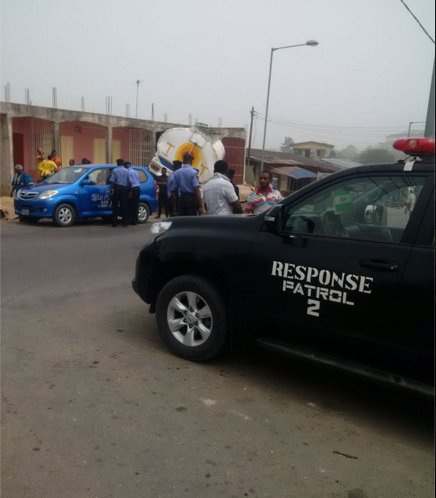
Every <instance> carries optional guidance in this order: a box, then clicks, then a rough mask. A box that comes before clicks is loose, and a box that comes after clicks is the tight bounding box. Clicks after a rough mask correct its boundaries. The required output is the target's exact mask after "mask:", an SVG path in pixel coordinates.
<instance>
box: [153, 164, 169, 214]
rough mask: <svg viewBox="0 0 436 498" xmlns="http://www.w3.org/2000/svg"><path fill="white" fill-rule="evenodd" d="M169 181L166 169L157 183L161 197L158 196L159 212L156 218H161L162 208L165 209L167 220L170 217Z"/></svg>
mask: <svg viewBox="0 0 436 498" xmlns="http://www.w3.org/2000/svg"><path fill="white" fill-rule="evenodd" d="M168 180H169V177H168V175H167V170H166V168H163V170H162V176H160V177H158V178H157V180H156V183H157V184H158V186H159V196H158V203H159V207H158V211H157V216H156V218H160V217H161V215H162V208H165V216H166V217H167V218H169V217H170V209H169V199H168Z"/></svg>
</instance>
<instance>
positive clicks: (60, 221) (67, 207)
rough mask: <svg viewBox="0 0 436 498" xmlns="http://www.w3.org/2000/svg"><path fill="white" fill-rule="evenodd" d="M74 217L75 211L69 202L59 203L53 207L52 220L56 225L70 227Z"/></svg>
mask: <svg viewBox="0 0 436 498" xmlns="http://www.w3.org/2000/svg"><path fill="white" fill-rule="evenodd" d="M75 219H76V212H75V211H74V208H73V206H71V204H59V206H57V208H56V209H55V212H54V216H53V222H54V224H55V225H56V226H58V227H70V226H71V225H72V224H73V223H74V221H75Z"/></svg>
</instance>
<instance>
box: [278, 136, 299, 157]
mask: <svg viewBox="0 0 436 498" xmlns="http://www.w3.org/2000/svg"><path fill="white" fill-rule="evenodd" d="M294 143H295V142H294V141H293V140H292V138H291V137H285V141H284V142H283V143H282V145H281V147H280V150H281V151H282V152H287V153H288V154H292V153H293V151H294V149H293V148H292V146H293V145H294Z"/></svg>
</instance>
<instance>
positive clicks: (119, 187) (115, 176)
mask: <svg viewBox="0 0 436 498" xmlns="http://www.w3.org/2000/svg"><path fill="white" fill-rule="evenodd" d="M109 183H110V185H111V190H110V193H111V199H112V226H113V227H117V226H118V205H120V207H121V215H122V217H123V227H127V199H128V194H129V189H130V185H131V182H130V175H129V171H128V169H126V168H125V167H124V159H117V167H116V168H115V169H114V170H113V171H112V175H111V177H110V178H109Z"/></svg>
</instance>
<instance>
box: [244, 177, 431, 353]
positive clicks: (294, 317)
mask: <svg viewBox="0 0 436 498" xmlns="http://www.w3.org/2000/svg"><path fill="white" fill-rule="evenodd" d="M425 182H426V176H425V175H424V176H422V175H416V176H412V175H406V174H405V173H404V174H399V173H398V174H395V173H393V174H389V175H386V174H384V175H378V174H371V175H350V177H348V179H345V180H344V179H342V180H336V181H334V180H332V181H331V182H329V183H327V184H324V186H323V187H320V188H318V189H317V188H316V187H315V188H314V189H312V190H310V192H308V193H307V195H306V196H305V197H303V198H302V199H301V200H298V201H295V202H293V201H292V199H290V201H289V202H288V203H285V205H284V207H283V209H282V220H281V222H280V230H279V233H272V232H271V231H269V230H267V229H264V230H262V231H261V232H260V233H259V234H258V236H257V239H256V240H255V242H254V244H253V246H252V250H251V254H250V269H251V274H252V275H253V277H252V285H251V287H252V289H253V295H252V297H253V298H254V302H255V303H258V305H257V306H259V309H261V310H262V313H263V314H264V316H265V315H266V316H267V317H268V318H269V319H270V323H271V324H274V325H272V326H274V327H275V329H274V331H270V332H275V333H280V334H281V335H282V336H283V338H293V339H303V340H307V339H309V340H311V341H313V340H317V341H321V342H322V343H324V344H335V345H336V346H335V347H338V348H340V347H343V346H344V345H345V346H346V347H348V346H349V344H353V345H355V346H356V347H355V348H354V350H355V351H356V353H357V356H361V355H364V356H366V355H367V354H368V353H372V351H374V350H377V351H378V352H379V353H380V354H384V355H386V354H387V353H388V352H389V351H390V350H391V346H392V341H393V337H394V332H395V327H396V313H395V310H396V307H397V297H398V285H399V283H400V281H401V278H402V275H403V273H404V271H405V268H406V264H407V261H408V258H409V256H410V253H411V250H412V240H413V237H414V234H413V230H414V228H413V227H414V226H416V225H414V224H413V223H412V221H413V219H414V218H415V217H416V216H417V213H416V212H413V213H405V212H404V210H401V212H400V210H399V208H389V207H387V206H386V205H384V204H383V202H382V201H381V199H382V198H383V196H385V195H392V194H394V193H397V192H398V191H401V190H402V189H404V190H406V189H409V188H414V189H416V193H417V197H418V198H419V197H420V194H421V192H422V189H423V186H424V185H425ZM368 212H372V213H377V216H368ZM415 235H416V233H415Z"/></svg>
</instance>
